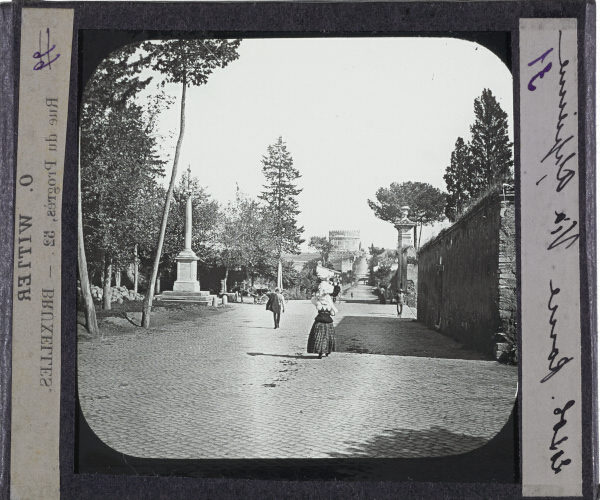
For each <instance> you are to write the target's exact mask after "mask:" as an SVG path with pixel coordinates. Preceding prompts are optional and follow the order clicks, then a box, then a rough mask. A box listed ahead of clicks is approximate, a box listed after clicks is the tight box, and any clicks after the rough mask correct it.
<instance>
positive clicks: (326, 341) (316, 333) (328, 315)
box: [306, 286, 338, 359]
mask: <svg viewBox="0 0 600 500" xmlns="http://www.w3.org/2000/svg"><path fill="white" fill-rule="evenodd" d="M317 295H318V298H317V300H316V302H315V306H316V308H317V316H316V317H315V321H314V323H313V326H312V328H311V330H310V334H309V335H308V344H307V347H306V350H307V352H309V353H315V354H318V355H319V359H320V358H322V357H323V354H325V356H329V354H330V353H331V352H334V351H335V330H334V328H333V318H332V316H335V313H337V312H338V310H337V308H336V307H335V305H334V304H333V300H332V299H331V297H330V295H329V290H328V287H324V286H323V287H321V286H320V287H319V291H318V292H317Z"/></svg>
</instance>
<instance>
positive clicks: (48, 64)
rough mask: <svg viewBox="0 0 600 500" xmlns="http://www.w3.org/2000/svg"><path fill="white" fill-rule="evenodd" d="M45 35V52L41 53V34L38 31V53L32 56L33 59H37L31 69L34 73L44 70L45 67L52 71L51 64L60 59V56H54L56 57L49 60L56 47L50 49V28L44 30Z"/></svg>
mask: <svg viewBox="0 0 600 500" xmlns="http://www.w3.org/2000/svg"><path fill="white" fill-rule="evenodd" d="M46 35H47V43H46V51H45V52H42V32H41V31H40V37H39V51H38V52H35V53H34V54H33V58H34V59H39V61H38V62H37V63H35V66H34V67H33V69H34V70H35V71H39V70H40V69H44V68H46V67H47V68H48V69H52V63H53V62H54V61H56V60H57V59H58V58H59V57H60V54H56V57H55V58H54V59H51V57H52V55H51V54H50V53H51V52H52V51H53V50H54V49H55V48H56V45H52V47H50V28H46ZM44 57H46V58H47V61H44Z"/></svg>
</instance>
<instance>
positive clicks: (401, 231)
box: [394, 205, 417, 305]
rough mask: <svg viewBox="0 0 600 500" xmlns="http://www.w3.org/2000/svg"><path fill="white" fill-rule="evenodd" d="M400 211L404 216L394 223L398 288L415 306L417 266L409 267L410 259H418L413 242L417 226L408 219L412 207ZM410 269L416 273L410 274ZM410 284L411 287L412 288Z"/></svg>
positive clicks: (405, 207) (404, 207)
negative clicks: (396, 236) (396, 244)
mask: <svg viewBox="0 0 600 500" xmlns="http://www.w3.org/2000/svg"><path fill="white" fill-rule="evenodd" d="M400 210H401V214H402V216H401V217H398V218H397V219H396V220H395V222H394V226H395V228H396V229H397V230H398V274H397V276H398V281H397V283H396V286H397V288H399V289H401V290H404V293H405V294H406V299H407V303H409V304H411V305H414V304H412V303H413V301H414V299H415V298H416V297H414V294H415V292H414V290H415V289H416V288H415V287H416V283H415V281H416V266H415V265H411V266H409V264H408V260H409V257H412V258H413V259H416V256H417V254H416V251H415V242H414V240H413V234H414V228H415V227H416V226H417V224H416V222H412V221H411V220H410V219H409V218H408V212H409V210H410V207H408V206H406V205H405V206H403V207H402V208H401V209H400ZM409 267H411V271H414V272H411V273H409ZM413 268H414V269H413ZM409 274H411V278H412V279H410V278H409V276H408V275H409ZM409 284H410V285H411V286H410V287H409ZM409 288H410V290H409Z"/></svg>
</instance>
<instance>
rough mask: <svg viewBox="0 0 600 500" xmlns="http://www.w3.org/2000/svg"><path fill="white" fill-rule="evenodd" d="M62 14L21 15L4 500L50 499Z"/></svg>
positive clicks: (64, 76) (66, 32) (56, 408)
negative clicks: (9, 409)
mask: <svg viewBox="0 0 600 500" xmlns="http://www.w3.org/2000/svg"><path fill="white" fill-rule="evenodd" d="M72 37H73V10H72V9H23V10H22V24H21V58H20V64H21V69H20V75H19V125H18V148H17V175H16V178H15V179H16V193H15V257H14V259H15V265H14V293H13V340H12V345H13V351H12V426H11V436H12V438H11V441H12V444H11V467H10V472H11V475H10V491H11V493H10V496H11V499H13V500H22V499H29V498H44V499H47V500H53V499H58V498H60V491H59V487H60V475H59V468H58V463H59V425H60V366H61V365H60V351H61V343H60V337H61V315H60V313H61V203H62V187H63V172H64V160H65V140H66V131H67V107H68V106H67V105H68V102H69V78H70V71H71V67H70V66H71V44H72Z"/></svg>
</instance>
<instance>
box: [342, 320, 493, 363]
mask: <svg viewBox="0 0 600 500" xmlns="http://www.w3.org/2000/svg"><path fill="white" fill-rule="evenodd" d="M335 337H336V351H337V352H350V353H358V354H387V355H395V356H417V357H427V358H445V359H469V360H489V359H491V358H489V357H487V356H485V355H483V354H480V353H478V352H476V351H473V350H470V349H466V348H464V347H463V345H462V344H461V343H460V342H458V341H456V340H454V339H452V338H450V337H448V336H446V335H444V334H442V333H439V332H436V331H434V330H431V329H429V328H427V327H426V326H424V325H423V324H422V323H419V322H417V321H415V320H413V319H411V318H398V317H387V318H386V317H376V316H346V317H344V318H343V319H342V320H341V321H340V322H339V323H338V324H337V326H336V328H335Z"/></svg>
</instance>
